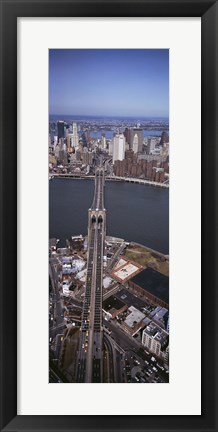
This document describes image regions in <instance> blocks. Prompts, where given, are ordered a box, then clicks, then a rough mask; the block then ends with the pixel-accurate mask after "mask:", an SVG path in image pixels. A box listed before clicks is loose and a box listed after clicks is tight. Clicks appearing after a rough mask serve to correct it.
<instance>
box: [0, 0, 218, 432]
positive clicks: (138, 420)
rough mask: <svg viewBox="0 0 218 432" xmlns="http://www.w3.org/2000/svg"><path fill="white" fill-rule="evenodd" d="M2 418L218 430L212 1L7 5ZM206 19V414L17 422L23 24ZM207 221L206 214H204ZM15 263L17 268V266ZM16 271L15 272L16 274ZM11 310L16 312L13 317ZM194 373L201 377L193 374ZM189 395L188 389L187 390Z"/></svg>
mask: <svg viewBox="0 0 218 432" xmlns="http://www.w3.org/2000/svg"><path fill="white" fill-rule="evenodd" d="M0 6H1V23H0V27H1V68H0V69H1V92H0V94H1V110H0V112H1V125H0V131H1V147H0V148H1V156H0V161H1V182H0V184H1V194H0V198H1V237H0V245H1V246H0V253H1V260H0V263H1V270H0V275H1V283H0V295H1V299H0V308H1V313H0V322H1V327H0V336H1V383H0V389H1V397H0V399H1V412H0V419H1V420H0V421H1V423H0V425H1V430H4V431H33V430H34V431H47V430H50V431H82V430H83V431H90V430H107V431H108V432H109V431H115V430H125V431H137V430H140V431H167V430H171V431H205V432H206V431H208V432H209V431H210V432H212V431H216V430H217V406H218V403H217V402H218V401H217V367H218V364H217V357H216V353H217V341H218V332H217V310H218V308H217V291H216V287H217V269H216V260H217V244H218V243H217V202H218V200H217V195H216V191H217V190H218V189H217V186H218V182H217V169H216V167H217V162H218V158H217V125H218V121H217V120H218V116H217V114H218V113H217V71H218V68H217V59H218V55H217V49H218V43H217V42H218V37H217V23H218V19H217V18H218V4H217V2H216V1H211V0H183V1H181V0H179V1H177V0H168V1H166V0H155V1H154V0H149V1H146V0H141V1H133V0H130V1H105V2H102V1H101V2H100V1H92V0H91V1H88V0H86V1H82V0H81V1H72V0H69V1H61V0H57V1H54V0H45V1H42V0H35V1H31V0H28V1H19V0H12V1H9V0H1V1H0ZM71 16H72V17H82V16H84V17H201V24H202V145H201V154H202V305H203V307H202V316H203V321H202V322H203V326H202V359H201V360H202V414H201V415H200V416H195V415H193V416H192V415H191V416H167V415H166V416H162V415H160V416H151V415H149V416H120V417H117V416H113V415H112V416H101V415H99V416H69V415H67V416H64V415H58V416H49V415H46V416H42V415H39V416H23V415H20V416H18V415H17V346H16V341H17V271H16V270H17V252H16V250H17V247H16V246H17V240H16V239H17V156H18V151H17V146H16V142H17V18H18V17H71ZM199 217H200V215H199ZM9 263H10V267H9ZM12 268H13V271H11V269H12ZM9 311H10V312H9ZM193 373H194V371H193ZM187 391H188V385H187Z"/></svg>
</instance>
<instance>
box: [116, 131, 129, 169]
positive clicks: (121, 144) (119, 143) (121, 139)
mask: <svg viewBox="0 0 218 432" xmlns="http://www.w3.org/2000/svg"><path fill="white" fill-rule="evenodd" d="M125 143H126V138H125V136H124V135H123V134H117V135H115V136H114V138H113V164H114V162H115V161H116V160H123V159H124V158H125Z"/></svg>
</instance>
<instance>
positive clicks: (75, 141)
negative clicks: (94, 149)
mask: <svg viewBox="0 0 218 432" xmlns="http://www.w3.org/2000/svg"><path fill="white" fill-rule="evenodd" d="M72 144H73V147H77V146H78V144H79V136H78V133H77V124H76V123H73V142H72Z"/></svg>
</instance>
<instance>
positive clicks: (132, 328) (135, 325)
mask: <svg viewBox="0 0 218 432" xmlns="http://www.w3.org/2000/svg"><path fill="white" fill-rule="evenodd" d="M128 312H130V313H129V315H128V316H127V317H126V319H125V321H124V323H123V327H124V329H125V330H126V331H128V332H129V333H131V334H132V335H133V334H134V333H136V332H137V331H138V330H139V329H140V328H141V327H142V326H143V327H144V324H143V320H144V318H145V315H144V314H143V313H142V312H140V311H139V310H138V309H136V308H135V307H134V306H130V308H129V309H128Z"/></svg>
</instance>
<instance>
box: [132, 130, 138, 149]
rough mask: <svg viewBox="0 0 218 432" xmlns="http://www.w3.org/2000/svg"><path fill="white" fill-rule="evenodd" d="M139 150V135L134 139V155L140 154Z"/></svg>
mask: <svg viewBox="0 0 218 432" xmlns="http://www.w3.org/2000/svg"><path fill="white" fill-rule="evenodd" d="M138 148H139V138H138V135H137V134H135V135H134V138H133V146H132V149H133V151H134V153H138V151H139V150H138Z"/></svg>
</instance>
